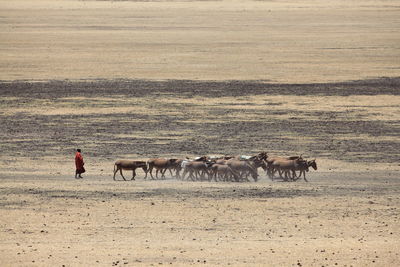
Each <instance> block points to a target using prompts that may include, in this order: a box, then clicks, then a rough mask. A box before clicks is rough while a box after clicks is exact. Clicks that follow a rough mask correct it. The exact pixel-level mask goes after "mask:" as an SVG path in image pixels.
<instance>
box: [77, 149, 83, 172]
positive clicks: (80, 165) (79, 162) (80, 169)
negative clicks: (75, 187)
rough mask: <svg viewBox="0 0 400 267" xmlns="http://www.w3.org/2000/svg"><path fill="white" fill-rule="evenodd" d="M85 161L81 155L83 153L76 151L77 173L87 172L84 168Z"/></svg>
mask: <svg viewBox="0 0 400 267" xmlns="http://www.w3.org/2000/svg"><path fill="white" fill-rule="evenodd" d="M84 164H85V163H84V162H83V157H82V155H81V153H79V152H76V154H75V166H76V173H79V174H81V173H84V172H85V168H83V165H84Z"/></svg>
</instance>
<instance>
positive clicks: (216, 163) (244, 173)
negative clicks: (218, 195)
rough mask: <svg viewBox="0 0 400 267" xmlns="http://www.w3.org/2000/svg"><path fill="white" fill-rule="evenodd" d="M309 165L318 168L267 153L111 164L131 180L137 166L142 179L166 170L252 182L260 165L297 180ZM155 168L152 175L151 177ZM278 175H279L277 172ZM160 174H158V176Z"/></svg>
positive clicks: (201, 177)
mask: <svg viewBox="0 0 400 267" xmlns="http://www.w3.org/2000/svg"><path fill="white" fill-rule="evenodd" d="M310 167H312V168H313V169H314V170H317V162H316V160H315V159H313V160H306V159H304V158H303V157H302V156H301V155H300V156H291V157H272V156H268V154H267V153H266V152H261V153H259V154H257V155H254V156H221V157H208V156H202V157H197V158H195V159H192V160H191V159H189V158H185V159H176V158H173V159H165V158H153V159H149V160H147V161H141V160H118V161H116V162H115V164H114V177H113V179H114V180H116V178H115V176H116V174H117V172H118V171H119V172H120V174H121V176H122V178H123V179H124V180H126V179H125V177H124V175H123V173H122V170H131V171H132V172H133V173H132V179H131V180H135V176H136V169H138V168H141V169H143V171H144V172H145V177H144V179H146V178H147V174H150V177H151V179H165V173H166V172H167V171H169V173H170V175H171V176H173V177H175V178H176V179H180V180H185V179H186V180H192V181H212V180H214V181H225V182H231V181H232V182H243V181H250V179H249V178H252V179H253V180H254V181H255V182H256V181H257V180H258V176H259V175H258V169H259V168H262V169H263V170H264V171H265V172H266V174H267V176H268V177H269V178H270V179H271V180H274V179H281V180H283V181H286V182H289V181H297V180H298V179H299V178H301V176H302V175H303V178H304V180H305V181H306V182H307V179H306V172H308V171H309V169H310ZM153 170H155V177H154V176H153ZM277 174H278V175H277ZM159 175H160V177H159Z"/></svg>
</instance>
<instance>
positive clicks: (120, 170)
mask: <svg viewBox="0 0 400 267" xmlns="http://www.w3.org/2000/svg"><path fill="white" fill-rule="evenodd" d="M119 172H120V174H121V176H122V178H124V181H126V179H125V177H124V175H123V174H122V168H121V169H119Z"/></svg>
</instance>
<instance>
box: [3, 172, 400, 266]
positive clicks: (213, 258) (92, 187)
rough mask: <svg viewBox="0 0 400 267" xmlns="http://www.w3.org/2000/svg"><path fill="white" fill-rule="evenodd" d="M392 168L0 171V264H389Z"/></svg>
mask: <svg viewBox="0 0 400 267" xmlns="http://www.w3.org/2000/svg"><path fill="white" fill-rule="evenodd" d="M397 174H398V172H396V173H392V172H370V173H360V172H357V173H346V172H337V173H327V172H319V173H313V174H311V175H309V179H310V181H311V182H309V183H305V182H297V183H279V182H274V183H272V182H270V181H269V180H267V178H265V177H263V178H262V179H261V181H260V182H258V183H251V184H249V183H246V184H224V183H209V182H203V183H199V182H179V181H176V180H166V181H143V179H142V177H143V176H142V173H140V174H139V176H140V178H138V180H137V181H135V182H113V181H112V180H111V178H110V176H109V175H107V177H102V176H93V175H89V174H88V175H87V176H86V177H85V178H84V179H83V180H75V179H73V178H72V177H71V175H69V176H42V177H39V176H35V177H34V178H33V177H32V176H30V177H31V178H21V177H19V176H15V177H13V178H11V179H2V180H1V182H0V183H1V184H0V192H1V199H0V203H1V213H2V216H1V219H0V224H1V228H2V230H1V232H0V239H1V241H0V258H1V265H2V266H62V265H65V266H151V265H171V264H172V265H173V266H187V265H206V266H207V265H208V266H210V265H211V266H215V265H223V266H228V265H232V266H336V265H337V266H396V265H398V264H399V257H400V256H399V253H400V252H399V251H400V241H399V240H400V234H399V226H400V225H399V204H400V197H399V193H400V192H399V190H400V184H399V179H398V176H397Z"/></svg>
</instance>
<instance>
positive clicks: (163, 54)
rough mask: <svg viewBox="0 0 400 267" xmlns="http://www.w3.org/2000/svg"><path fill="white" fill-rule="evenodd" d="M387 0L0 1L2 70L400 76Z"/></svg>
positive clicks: (83, 75)
mask: <svg viewBox="0 0 400 267" xmlns="http://www.w3.org/2000/svg"><path fill="white" fill-rule="evenodd" d="M399 17H400V16H399V5H398V1H396V0H392V1H390V0H385V1H376V0H373V1H370V0H360V1H347V0H335V1H310V0H306V1H303V0H301V1H248V0H244V1H77V0H76V1H75V0H56V1H54V0H51V1H49V0H34V1H33V0H13V1H8V0H2V1H0V21H1V23H0V34H1V38H0V58H1V61H0V79H2V80H17V79H44V80H47V79H96V78H110V79H115V78H133V79H189V80H266V81H272V82H285V83H304V82H332V81H347V80H358V79H365V78H375V77H382V76H385V77H397V76H400V64H399V60H398V58H399V56H400V52H399V49H400V45H399V44H400V35H399V34H398V31H399V25H400V19H399Z"/></svg>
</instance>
